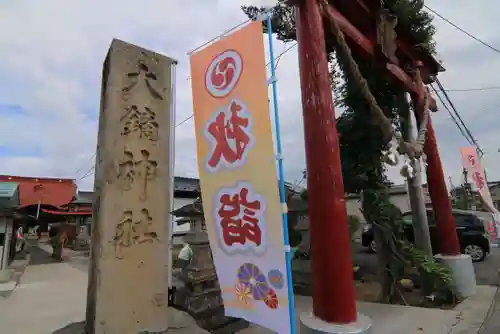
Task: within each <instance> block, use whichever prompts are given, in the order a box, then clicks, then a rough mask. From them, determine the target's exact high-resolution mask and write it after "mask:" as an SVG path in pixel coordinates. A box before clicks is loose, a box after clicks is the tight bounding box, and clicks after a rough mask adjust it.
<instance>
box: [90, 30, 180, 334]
mask: <svg viewBox="0 0 500 334" xmlns="http://www.w3.org/2000/svg"><path fill="white" fill-rule="evenodd" d="M175 64H176V62H175V60H173V59H170V58H167V57H165V56H162V55H160V54H156V53H154V52H151V51H149V50H145V49H142V48H140V47H137V46H134V45H131V44H128V43H125V42H123V41H120V40H117V39H115V40H113V42H112V43H111V47H110V49H109V51H108V54H107V56H106V60H105V62H104V67H103V72H102V90H101V108H100V115H99V134H98V145H97V156H96V168H95V183H94V184H95V189H94V194H95V199H94V207H93V210H94V212H93V221H94V226H93V228H92V241H91V268H90V273H89V285H88V296H87V315H86V324H85V333H87V334H98V333H99V334H101V333H102V334H103V333H106V334H127V333H134V334H135V333H166V332H167V330H168V325H169V324H168V319H169V317H168V283H167V276H168V269H169V266H170V263H169V262H170V260H169V259H168V249H169V242H170V239H169V235H170V233H169V228H170V227H169V224H168V223H167V222H168V221H169V208H170V203H171V201H172V200H173V198H172V191H171V189H169V184H171V180H172V174H171V173H172V168H171V167H170V166H171V163H172V162H171V161H169V160H170V150H171V145H170V144H171V140H172V138H171V136H172V132H171V129H172V124H171V120H172V117H171V116H172V112H173V110H172V109H173V108H172V85H173V83H172V73H173V70H174V69H173V67H174V66H175Z"/></svg>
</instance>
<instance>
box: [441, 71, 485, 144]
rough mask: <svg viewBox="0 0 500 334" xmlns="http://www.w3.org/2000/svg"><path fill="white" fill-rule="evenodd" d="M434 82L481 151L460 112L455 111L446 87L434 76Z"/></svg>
mask: <svg viewBox="0 0 500 334" xmlns="http://www.w3.org/2000/svg"><path fill="white" fill-rule="evenodd" d="M436 83H437V85H438V86H439V89H441V92H442V93H443V95H444V97H445V98H446V100H447V101H448V103H449V104H450V106H451V109H453V111H454V112H455V116H457V118H458V120H459V121H460V123H461V124H462V126H463V128H464V130H465V132H466V133H467V134H468V135H469V137H470V139H471V140H472V141H473V142H474V144H475V145H476V147H477V149H478V150H479V151H480V152H481V153H482V150H481V148H479V144H478V143H477V141H476V140H475V139H474V136H473V135H472V133H471V132H470V130H469V129H468V128H467V126H466V125H465V123H464V120H463V119H462V117H461V116H460V114H459V113H458V111H457V108H455V105H454V104H453V102H451V99H450V97H449V96H448V93H446V89H444V87H443V85H442V84H441V81H439V79H437V78H436Z"/></svg>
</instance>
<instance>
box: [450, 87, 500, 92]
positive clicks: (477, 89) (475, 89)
mask: <svg viewBox="0 0 500 334" xmlns="http://www.w3.org/2000/svg"><path fill="white" fill-rule="evenodd" d="M497 89H500V86H491V87H476V88H462V89H447V90H446V91H447V92H448V93H450V92H482V91H488V90H497Z"/></svg>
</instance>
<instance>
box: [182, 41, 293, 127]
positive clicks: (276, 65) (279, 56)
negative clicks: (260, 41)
mask: <svg viewBox="0 0 500 334" xmlns="http://www.w3.org/2000/svg"><path fill="white" fill-rule="evenodd" d="M295 46H297V42H295V43H293V44H292V45H291V46H289V47H288V48H286V49H284V50H283V51H282V52H281V53H280V54H279V55H277V56H276V57H275V58H274V60H275V62H276V64H275V67H276V68H277V67H278V64H279V61H280V59H281V57H283V56H284V55H285V54H286V53H287V52H288V51H290V50H291V49H293V48H294V47H295ZM270 64H271V61H269V62H268V63H267V64H266V67H267V66H269V65H270ZM276 68H275V70H276ZM190 79H191V77H187V79H186V80H190ZM193 117H194V113H193V114H191V115H190V116H188V117H186V118H185V119H183V120H182V121H180V122H179V123H177V125H176V126H175V127H178V126H179V125H182V124H184V123H186V122H187V121H189V120H190V119H191V118H193Z"/></svg>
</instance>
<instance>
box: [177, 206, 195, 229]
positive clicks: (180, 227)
mask: <svg viewBox="0 0 500 334" xmlns="http://www.w3.org/2000/svg"><path fill="white" fill-rule="evenodd" d="M193 202H194V199H192V198H182V197H175V198H174V208H173V209H174V210H177V209H179V208H181V207H183V206H184V205H188V204H191V203H193ZM174 219H176V218H175V217H174ZM173 229H174V230H173V233H184V232H189V224H183V225H177V224H175V223H174V226H173Z"/></svg>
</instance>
